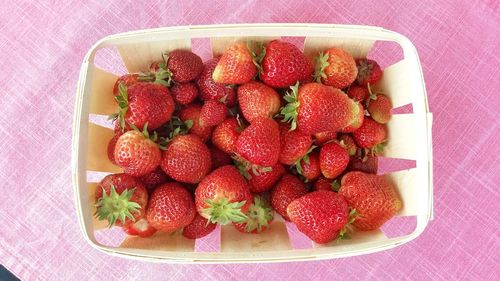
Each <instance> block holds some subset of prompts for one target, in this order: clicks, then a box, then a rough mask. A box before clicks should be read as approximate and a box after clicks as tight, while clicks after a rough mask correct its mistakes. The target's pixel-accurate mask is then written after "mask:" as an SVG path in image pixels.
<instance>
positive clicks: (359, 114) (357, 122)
mask: <svg viewBox="0 0 500 281" xmlns="http://www.w3.org/2000/svg"><path fill="white" fill-rule="evenodd" d="M356 104H357V109H354V112H355V116H356V117H355V118H354V119H352V120H351V123H350V124H349V125H347V126H346V127H344V128H342V129H340V131H341V132H343V133H351V132H354V131H355V130H356V129H358V128H359V127H361V125H363V121H364V120H365V109H364V107H363V105H361V103H356Z"/></svg>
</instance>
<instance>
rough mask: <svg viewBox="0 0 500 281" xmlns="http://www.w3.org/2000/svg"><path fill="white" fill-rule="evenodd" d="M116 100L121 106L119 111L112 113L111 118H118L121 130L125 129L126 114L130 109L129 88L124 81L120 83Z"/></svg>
mask: <svg viewBox="0 0 500 281" xmlns="http://www.w3.org/2000/svg"><path fill="white" fill-rule="evenodd" d="M115 101H116V102H117V103H118V107H119V108H120V109H119V110H118V112H117V113H114V114H111V115H110V116H109V119H118V122H119V124H120V128H121V131H122V132H124V131H125V114H127V110H128V90H127V86H126V85H125V83H124V82H120V83H119V84H118V95H116V96H115Z"/></svg>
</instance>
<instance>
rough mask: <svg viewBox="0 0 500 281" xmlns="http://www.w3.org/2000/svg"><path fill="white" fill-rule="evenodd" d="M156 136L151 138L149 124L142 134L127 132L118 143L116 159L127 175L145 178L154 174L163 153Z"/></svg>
mask: <svg viewBox="0 0 500 281" xmlns="http://www.w3.org/2000/svg"><path fill="white" fill-rule="evenodd" d="M155 140H156V136H155V135H154V136H153V137H152V138H150V136H149V133H148V130H147V124H146V126H144V129H143V131H142V132H139V131H138V130H132V131H128V132H125V133H124V134H123V135H121V136H120V137H119V138H118V140H117V141H116V145H115V151H114V159H115V161H116V164H117V165H118V166H120V167H122V168H123V170H124V171H125V173H127V174H130V175H133V176H143V175H146V174H148V173H150V172H152V171H153V170H154V169H156V167H158V166H159V165H160V162H161V151H160V147H159V146H158V144H156V143H155Z"/></svg>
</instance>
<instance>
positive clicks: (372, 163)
mask: <svg viewBox="0 0 500 281" xmlns="http://www.w3.org/2000/svg"><path fill="white" fill-rule="evenodd" d="M346 171H348V172H349V171H361V172H365V173H368V174H377V171H378V157H377V156H372V155H370V154H367V155H365V157H361V156H358V155H355V156H351V157H350V159H349V164H348V165H347V168H346Z"/></svg>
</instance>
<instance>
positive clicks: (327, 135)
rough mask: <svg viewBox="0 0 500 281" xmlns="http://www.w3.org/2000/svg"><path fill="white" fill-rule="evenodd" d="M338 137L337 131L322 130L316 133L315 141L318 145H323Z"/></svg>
mask: <svg viewBox="0 0 500 281" xmlns="http://www.w3.org/2000/svg"><path fill="white" fill-rule="evenodd" d="M336 139H337V132H335V131H329V132H321V133H316V134H314V143H315V144H316V145H323V144H325V143H327V142H329V141H332V140H336Z"/></svg>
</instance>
